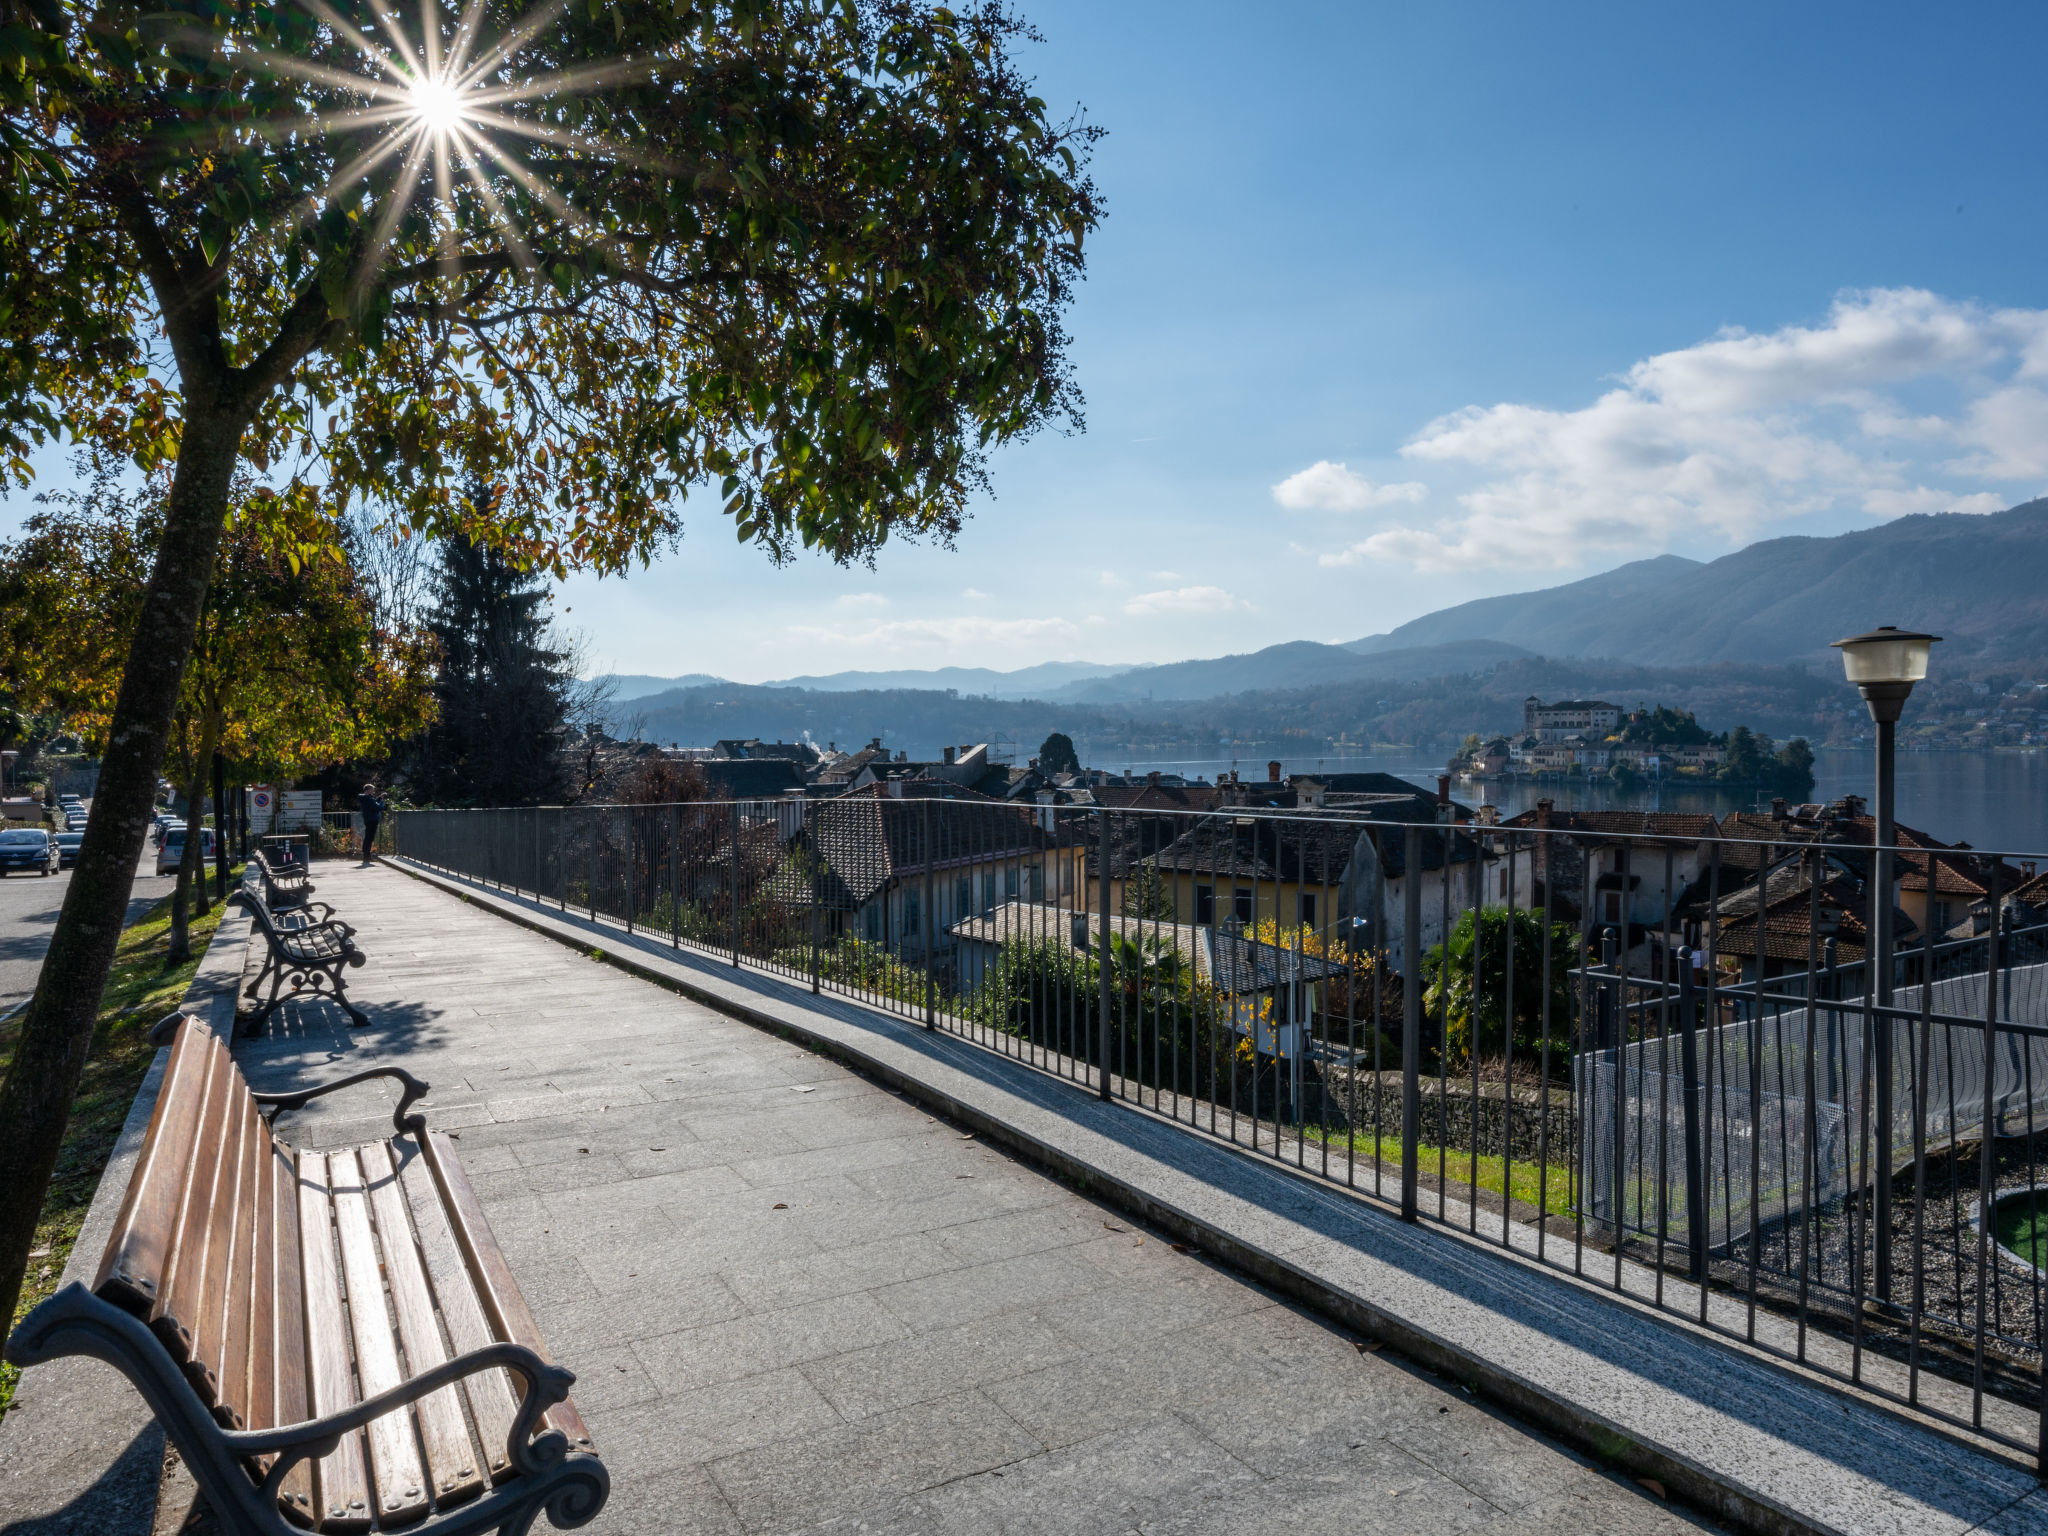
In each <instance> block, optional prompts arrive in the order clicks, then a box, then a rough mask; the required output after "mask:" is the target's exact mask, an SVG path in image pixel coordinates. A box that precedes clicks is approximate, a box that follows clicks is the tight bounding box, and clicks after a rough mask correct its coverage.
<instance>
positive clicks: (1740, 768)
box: [1721, 725, 1771, 784]
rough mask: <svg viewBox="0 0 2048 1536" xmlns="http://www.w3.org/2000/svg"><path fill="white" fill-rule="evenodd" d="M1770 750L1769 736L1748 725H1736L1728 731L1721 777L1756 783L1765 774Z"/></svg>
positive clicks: (1722, 758)
mask: <svg viewBox="0 0 2048 1536" xmlns="http://www.w3.org/2000/svg"><path fill="white" fill-rule="evenodd" d="M1770 750H1771V740H1770V738H1769V737H1768V736H1759V735H1757V734H1756V733H1755V732H1754V731H1752V730H1751V729H1750V728H1749V727H1748V726H1746V725H1738V726H1736V727H1735V729H1734V730H1732V731H1730V732H1729V733H1728V745H1727V748H1726V749H1725V750H1724V751H1723V752H1722V754H1721V777H1722V778H1724V779H1728V780H1731V781H1732V782H1734V783H1737V784H1751V783H1754V782H1755V781H1756V780H1757V779H1759V778H1761V777H1762V776H1763V769H1764V759H1765V757H1766V755H1767V754H1768V753H1769V752H1770Z"/></svg>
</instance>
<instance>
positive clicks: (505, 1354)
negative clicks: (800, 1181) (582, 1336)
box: [0, 1281, 610, 1531]
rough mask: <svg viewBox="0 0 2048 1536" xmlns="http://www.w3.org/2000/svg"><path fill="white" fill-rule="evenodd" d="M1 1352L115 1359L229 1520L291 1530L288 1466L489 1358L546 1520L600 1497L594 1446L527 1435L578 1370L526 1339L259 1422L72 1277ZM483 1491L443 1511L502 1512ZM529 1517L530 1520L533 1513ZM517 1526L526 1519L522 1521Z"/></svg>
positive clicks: (603, 1485) (585, 1509)
mask: <svg viewBox="0 0 2048 1536" xmlns="http://www.w3.org/2000/svg"><path fill="white" fill-rule="evenodd" d="M0 1355H4V1358H5V1359H6V1360H7V1361H8V1363H10V1364H12V1365H17V1366H23V1367H27V1366H32V1365H40V1364H41V1363H43V1362H44V1361H45V1360H53V1359H56V1358H58V1357H59V1356H61V1355H89V1356H91V1357H92V1358H94V1359H97V1360H104V1361H106V1362H107V1364H109V1365H111V1366H113V1367H114V1368H115V1369H116V1370H118V1371H120V1372H121V1373H122V1374H123V1375H124V1376H126V1377H127V1378H128V1379H129V1380H130V1381H131V1382H133V1383H134V1385H135V1387H136V1389H137V1390H138V1391H139V1392H141V1394H142V1396H143V1398H144V1400H145V1401H147V1402H148V1404H149V1405H150V1407H151V1409H153V1410H154V1411H155V1413H156V1416H157V1418H158V1419H159V1420H160V1421H162V1422H163V1424H164V1425H165V1427H166V1428H167V1429H172V1430H173V1431H174V1435H175V1438H176V1439H177V1442H178V1445H179V1449H180V1450H181V1451H182V1452H184V1453H186V1455H187V1457H188V1459H190V1458H192V1457H196V1458H197V1459H198V1461H197V1464H195V1465H194V1466H193V1472H194V1474H195V1476H197V1477H198V1478H199V1480H200V1485H201V1486H202V1487H204V1488H206V1489H208V1491H209V1494H210V1495H220V1496H224V1497H225V1498H226V1499H227V1500H228V1501H229V1504H230V1505H231V1506H232V1507H231V1508H230V1509H229V1510H226V1511H222V1513H223V1514H224V1516H225V1518H226V1521H227V1523H228V1524H230V1525H231V1526H232V1527H233V1528H234V1529H236V1530H263V1531H292V1530H295V1529H296V1527H294V1526H292V1525H290V1524H288V1523H287V1522H285V1521H283V1520H282V1519H280V1518H279V1517H278V1514H277V1508H278V1494H279V1492H280V1491H281V1490H282V1488H283V1485H284V1480H285V1478H286V1477H287V1476H289V1475H290V1473H291V1471H292V1469H293V1467H294V1466H296V1465H297V1464H298V1463H300V1462H303V1461H305V1460H307V1459H308V1458H309V1457H313V1456H320V1455H325V1454H326V1453H328V1452H330V1451H332V1450H333V1449H334V1447H335V1446H336V1445H337V1444H339V1443H340V1440H341V1437H342V1436H343V1435H345V1434H347V1433H348V1432H349V1431H350V1430H352V1429H357V1428H360V1427H361V1426H362V1425H364V1424H367V1423H368V1422H369V1421H370V1420H372V1419H375V1418H379V1417H381V1416H382V1415H384V1414H387V1413H390V1412H393V1411H394V1410H396V1409H399V1408H402V1407H404V1406H405V1405H406V1404H408V1403H411V1402H413V1401H415V1400H417V1399H418V1398H421V1397H425V1396H426V1395H428V1394H429V1393H431V1392H436V1391H439V1390H440V1389H441V1388H443V1387H446V1386H449V1385H451V1384H452V1383H454V1382H457V1381H460V1380H462V1379H463V1378H465V1377H468V1376H473V1375H475V1374H476V1373H477V1372H478V1371H483V1370H491V1369H502V1370H509V1371H511V1372H513V1373H514V1374H515V1375H517V1376H519V1377H520V1378H521V1380H522V1381H523V1382H524V1383H525V1388H526V1390H525V1393H524V1395H523V1397H522V1399H521V1401H520V1404H519V1409H518V1411H517V1412H516V1413H515V1414H514V1415H513V1419H512V1429H511V1432H510V1434H509V1435H508V1437H507V1444H506V1447H505V1449H506V1453H507V1455H508V1456H509V1457H510V1458H511V1461H512V1465H513V1467H514V1468H515V1469H516V1470H517V1471H518V1472H520V1473H521V1474H522V1475H523V1476H525V1477H528V1478H530V1479H532V1480H533V1482H534V1483H535V1484H536V1485H537V1486H536V1488H535V1491H534V1493H533V1494H532V1495H530V1497H533V1498H535V1499H538V1500H541V1501H543V1503H544V1504H545V1507H546V1508H547V1509H548V1510H549V1519H550V1521H551V1522H552V1523H554V1524H555V1525H557V1526H561V1527H564V1528H567V1527H569V1526H572V1525H581V1524H583V1523H584V1522H585V1521H586V1520H588V1519H590V1518H591V1517H592V1516H594V1515H595V1514H596V1513H597V1511H598V1510H599V1509H600V1508H601V1507H602V1506H603V1504H604V1500H605V1494H606V1493H607V1492H608V1490H609V1487H610V1480H609V1479H608V1478H607V1477H606V1476H605V1473H604V1470H603V1466H602V1464H601V1463H599V1462H598V1461H597V1460H596V1459H595V1458H594V1457H593V1458H585V1459H583V1460H581V1461H577V1462H571V1460H570V1458H569V1443H568V1440H567V1439H566V1437H565V1436H564V1435H563V1434H562V1432H561V1431H560V1430H550V1431H548V1432H547V1433H545V1434H543V1435H541V1436H540V1437H539V1438H538V1439H534V1440H529V1439H528V1436H529V1435H531V1434H532V1431H533V1429H534V1428H535V1426H536V1425H538V1424H539V1422H540V1420H541V1418H542V1416H543V1415H545V1414H546V1413H547V1411H548V1410H549V1409H550V1408H552V1407H553V1406H554V1405H555V1404H557V1403H559V1402H561V1401H563V1400H564V1399H565V1398H567V1396H568V1395H569V1387H570V1384H571V1383H573V1382H574V1381H575V1379H576V1378H575V1375H574V1373H573V1372H570V1371H567V1370H564V1369H563V1368H562V1367H560V1366H557V1365H549V1364H548V1363H547V1362H546V1361H544V1360H542V1359H541V1358H540V1356H539V1354H538V1353H536V1352H535V1351H533V1350H531V1349H528V1348H527V1347H526V1346H525V1345H523V1344H510V1343H495V1344H487V1345H485V1346H484V1347H483V1348H481V1349H476V1350H471V1351H470V1352H469V1353H468V1354H466V1355H459V1356H457V1357H456V1358H455V1359H453V1360H449V1361H446V1362H444V1363H443V1364H441V1365H438V1366H435V1367H434V1368H433V1369H431V1370H427V1371H422V1372H421V1373H420V1374H419V1375H417V1376H415V1377H413V1378H412V1379H411V1380H410V1381H406V1382H402V1383H400V1384H399V1385H398V1386H396V1387H393V1388H392V1389H391V1390H389V1391H387V1392H381V1393H379V1394H377V1395H376V1396H375V1397H372V1398H369V1399H367V1400H365V1401H363V1402H361V1403H357V1404H356V1405H355V1406H354V1407H352V1408H347V1409H344V1410H343V1411H341V1412H340V1413H335V1414H331V1415H329V1416H328V1417H326V1418H323V1419H310V1420H306V1421H304V1422H302V1423H298V1424H288V1425H284V1426H282V1427H280V1428H277V1429H258V1430H225V1429H222V1428H221V1426H220V1425H219V1424H217V1423H215V1422H214V1419H213V1416H212V1414H210V1413H208V1412H207V1411H206V1409H205V1408H204V1407H203V1406H202V1405H201V1403H200V1402H199V1400H198V1399H197V1398H196V1397H195V1396H194V1395H193V1392H192V1389H191V1384H190V1383H189V1382H188V1381H187V1380H186V1378H185V1376H184V1374H183V1372H182V1371H181V1370H180V1369H179V1367H178V1366H177V1364H176V1363H175V1362H174V1361H173V1360H172V1359H171V1357H170V1355H169V1354H168V1353H166V1351H165V1350H164V1347H163V1344H162V1341H161V1340H159V1339H158V1338H157V1336H156V1335H155V1334H154V1333H152V1332H151V1331H150V1328H149V1325H148V1324H147V1323H145V1322H143V1321H142V1319H140V1318H139V1317H136V1316H135V1315H134V1314H132V1313H130V1312H125V1311H123V1310H122V1309H121V1308H120V1307H117V1306H115V1305H114V1304H113V1303H112V1302H109V1301H106V1300H104V1299H102V1298H101V1297H99V1296H96V1295H94V1294H93V1292H92V1291H90V1290H88V1289H87V1288H86V1287H85V1285H84V1284H82V1283H81V1282H78V1281H73V1282H72V1283H71V1284H69V1285H67V1286H65V1287H64V1289H63V1290H61V1291H59V1292H58V1293H57V1294H56V1295H54V1296H52V1297H50V1298H49V1299H48V1300H46V1301H44V1302H43V1303H42V1305H40V1306H38V1307H37V1308H36V1309H35V1310H34V1311H33V1312H31V1313H29V1315H28V1316H27V1317H25V1318H23V1319H22V1320H21V1321H20V1322H19V1323H18V1324H16V1325H15V1328H14V1331H13V1333H11V1334H10V1335H9V1336H8V1338H7V1344H6V1348H5V1350H4V1351H0ZM269 1454H274V1455H276V1457H277V1460H276V1461H275V1462H274V1463H273V1464H272V1465H271V1467H270V1468H269V1470H268V1473H267V1475H265V1476H264V1478H263V1482H262V1485H261V1488H260V1489H259V1488H258V1486H257V1485H256V1484H254V1483H252V1482H250V1481H249V1480H248V1478H247V1477H246V1476H245V1475H244V1473H243V1472H242V1470H240V1469H241V1468H246V1467H247V1465H248V1461H249V1459H251V1458H256V1457H260V1456H263V1455H269ZM491 1497H493V1496H490V1495H487V1496H486V1498H485V1500H484V1501H482V1502H480V1503H477V1504H473V1505H470V1506H468V1507H469V1508H470V1509H471V1510H474V1511H476V1512H477V1514H476V1518H477V1519H479V1520H480V1521H483V1522H485V1523H483V1524H480V1525H478V1526H474V1527H470V1526H469V1525H468V1522H466V1521H464V1520H463V1519H461V1518H460V1517H459V1516H458V1518H457V1519H456V1520H454V1521H452V1522H448V1523H449V1524H450V1525H451V1526H452V1527H453V1528H456V1529H463V1528H471V1529H476V1530H479V1531H480V1530H486V1529H496V1528H498V1527H499V1526H501V1525H504V1524H505V1523H506V1521H505V1517H504V1515H503V1513H502V1512H501V1511H500V1510H499V1509H498V1508H497V1507H496V1506H495V1505H492V1504H491V1502H490V1500H491ZM543 1503H535V1504H534V1506H533V1508H534V1511H535V1512H538V1511H539V1509H540V1508H542V1507H543ZM526 1518H527V1521H528V1522H530V1521H531V1518H532V1516H531V1514H529V1515H528V1516H527V1517H526ZM514 1528H516V1529H522V1530H523V1529H525V1528H526V1527H525V1525H523V1524H522V1525H518V1526H515V1527H514Z"/></svg>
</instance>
